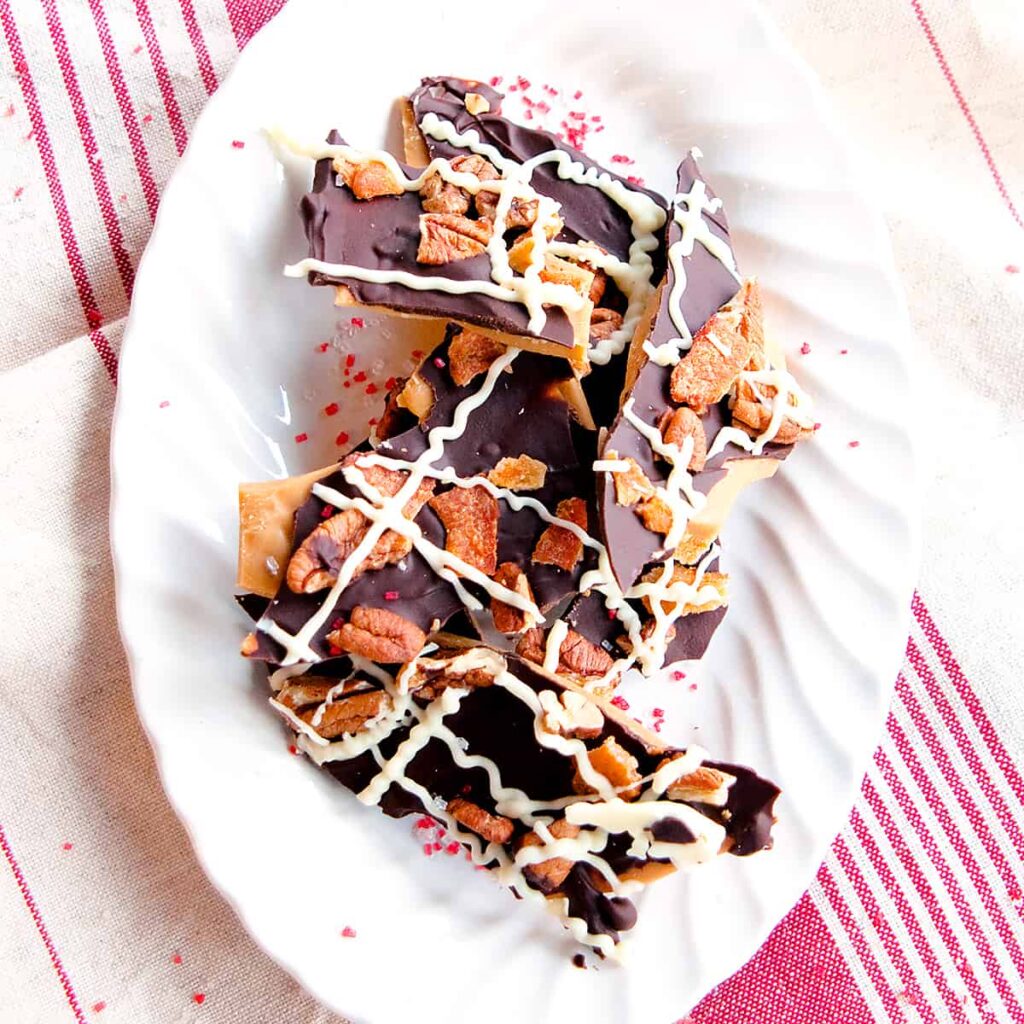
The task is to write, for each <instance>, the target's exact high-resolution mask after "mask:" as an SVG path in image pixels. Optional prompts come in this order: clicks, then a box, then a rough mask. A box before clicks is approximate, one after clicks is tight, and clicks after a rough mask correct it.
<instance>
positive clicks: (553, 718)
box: [537, 690, 604, 740]
mask: <svg viewBox="0 0 1024 1024" xmlns="http://www.w3.org/2000/svg"><path fill="white" fill-rule="evenodd" d="M537 696H538V698H539V699H540V705H541V707H542V708H543V709H544V717H543V718H542V719H541V725H542V727H543V728H544V729H546V730H547V731H548V732H551V733H554V734H555V735H556V736H565V737H567V738H569V739H578V740H592V739H595V738H596V737H597V736H600V735H601V730H602V728H604V715H603V714H601V709H600V708H599V707H598V706H597V705H596V704H595V703H594V702H593V701H590V700H588V699H587V698H586V697H584V696H583V694H582V693H577V692H576V691H575V690H563V691H562V692H561V693H560V694H556V693H555V691H554V690H541V692H540V693H539V694H538V695H537Z"/></svg>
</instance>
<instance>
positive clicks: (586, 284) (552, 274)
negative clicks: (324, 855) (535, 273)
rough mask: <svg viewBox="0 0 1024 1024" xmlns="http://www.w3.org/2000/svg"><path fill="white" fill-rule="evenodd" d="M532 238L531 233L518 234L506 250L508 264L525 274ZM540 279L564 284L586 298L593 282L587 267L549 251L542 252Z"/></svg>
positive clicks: (592, 275)
mask: <svg viewBox="0 0 1024 1024" xmlns="http://www.w3.org/2000/svg"><path fill="white" fill-rule="evenodd" d="M534 244H535V243H534V238H533V235H532V234H525V235H520V236H519V238H517V239H516V241H515V243H514V244H513V245H512V248H511V249H509V251H508V263H509V266H510V267H511V268H512V269H513V270H516V271H518V272H519V273H520V274H525V273H526V270H527V268H528V267H529V266H530V260H531V259H532V258H533V247H534ZM540 279H541V280H542V281H547V282H550V283H551V284H565V285H568V286H569V287H570V288H572V289H574V290H575V291H577V292H578V293H579V294H580V295H582V296H583V297H584V298H586V297H587V296H588V295H589V294H590V289H591V286H592V285H593V283H594V272H593V271H592V270H590V269H588V268H587V267H581V266H579V265H577V264H576V263H570V262H569V260H563V259H562V258H561V257H560V256H554V255H552V254H551V253H549V252H546V253H545V254H544V265H543V266H542V267H541V270H540Z"/></svg>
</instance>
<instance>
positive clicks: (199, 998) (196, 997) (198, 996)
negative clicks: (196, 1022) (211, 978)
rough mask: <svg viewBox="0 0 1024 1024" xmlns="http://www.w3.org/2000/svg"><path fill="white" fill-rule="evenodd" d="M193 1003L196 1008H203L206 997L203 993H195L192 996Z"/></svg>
mask: <svg viewBox="0 0 1024 1024" xmlns="http://www.w3.org/2000/svg"><path fill="white" fill-rule="evenodd" d="M192 1002H194V1003H195V1004H196V1006H202V1005H203V1003H205V1002H206V996H205V995H203V993H202V992H194V993H193V994H192Z"/></svg>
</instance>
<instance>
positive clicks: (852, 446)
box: [850, 441, 860, 448]
mask: <svg viewBox="0 0 1024 1024" xmlns="http://www.w3.org/2000/svg"><path fill="white" fill-rule="evenodd" d="M850 447H851V448H859V447H860V441H851V442H850Z"/></svg>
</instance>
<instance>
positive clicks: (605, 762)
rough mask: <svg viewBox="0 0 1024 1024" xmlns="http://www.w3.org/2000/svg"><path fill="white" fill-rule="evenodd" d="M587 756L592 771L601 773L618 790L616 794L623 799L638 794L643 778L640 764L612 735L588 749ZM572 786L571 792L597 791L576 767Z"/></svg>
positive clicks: (634, 796)
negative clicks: (593, 747) (598, 744)
mask: <svg viewBox="0 0 1024 1024" xmlns="http://www.w3.org/2000/svg"><path fill="white" fill-rule="evenodd" d="M587 756H588V757H589V758H590V764H591V767H592V768H593V769H594V771H596V772H598V774H600V775H603V776H604V777H605V778H606V779H607V780H608V781H609V783H611V785H612V786H613V787H614V788H615V789H616V790H618V791H619V794H618V795H619V796H620V797H622V799H623V800H635V799H636V798H637V797H638V796H639V795H640V786H639V782H640V780H641V778H643V776H642V775H641V774H640V764H639V762H638V761H637V759H636V758H635V757H634V756H633V755H632V754H631V753H630V752H629V751H628V750H626V749H625V748H623V747H622V746H621V745H620V744H619V742H618V740H616V739H615V737H614V736H609V737H608V738H607V739H606V740H605V741H604V743H602V744H601V746H599V747H596V748H595V749H593V750H591V751H589V752H588V754H587ZM572 788H573V792H575V793H580V794H589V793H596V792H597V790H596V789H594V788H593V787H592V786H591V785H590V784H589V783H588V782H586V781H585V780H584V778H583V776H582V775H581V774H580V771H579V769H578V768H577V769H576V775H575V776H574V778H573V780H572Z"/></svg>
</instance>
